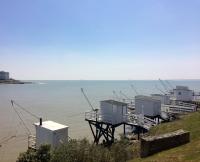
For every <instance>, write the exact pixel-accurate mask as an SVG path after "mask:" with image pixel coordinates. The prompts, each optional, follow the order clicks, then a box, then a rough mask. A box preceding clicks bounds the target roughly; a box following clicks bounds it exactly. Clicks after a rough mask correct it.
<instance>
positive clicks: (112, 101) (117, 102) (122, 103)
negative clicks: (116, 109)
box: [101, 100, 127, 106]
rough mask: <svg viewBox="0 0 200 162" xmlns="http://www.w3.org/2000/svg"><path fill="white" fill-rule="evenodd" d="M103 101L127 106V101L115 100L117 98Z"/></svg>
mask: <svg viewBox="0 0 200 162" xmlns="http://www.w3.org/2000/svg"><path fill="white" fill-rule="evenodd" d="M101 102H107V103H110V104H114V105H123V106H127V103H124V102H120V101H115V100H103V101H101Z"/></svg>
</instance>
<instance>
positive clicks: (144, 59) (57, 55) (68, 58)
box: [0, 0, 200, 80]
mask: <svg viewBox="0 0 200 162" xmlns="http://www.w3.org/2000/svg"><path fill="white" fill-rule="evenodd" d="M199 8H200V1H198V0H193V1H187V0H182V1H178V0H177V1H174V0H163V1H156V0H148V1H147V0H134V1H132V0H125V1H121V0H109V1H108V0H101V1H95V0H85V1H81V0H74V1H65V0H59V1H54V0H48V1H46V0H44V1H41V0H34V1H33V0H30V1H27V0H19V1H15V0H2V1H1V2H0V35H1V37H0V60H1V61H0V70H4V71H9V72H10V74H11V77H12V78H15V79H20V80H81V79H82V80H130V79H131V80H157V79H158V78H161V79H164V80H166V79H169V80H172V79H175V80H177V79H178V80H181V78H183V79H199V78H200V72H199V71H198V69H199V60H200V46H199V44H200V19H199V15H200V10H199Z"/></svg>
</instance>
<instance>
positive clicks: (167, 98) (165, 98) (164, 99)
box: [151, 94, 170, 105]
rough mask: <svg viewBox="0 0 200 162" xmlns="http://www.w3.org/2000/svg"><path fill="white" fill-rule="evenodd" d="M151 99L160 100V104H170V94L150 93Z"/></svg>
mask: <svg viewBox="0 0 200 162" xmlns="http://www.w3.org/2000/svg"><path fill="white" fill-rule="evenodd" d="M151 96H152V98H153V99H156V100H160V101H161V103H162V104H165V105H169V104H170V96H169V95H163V94H152V95H151Z"/></svg>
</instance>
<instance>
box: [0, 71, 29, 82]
mask: <svg viewBox="0 0 200 162" xmlns="http://www.w3.org/2000/svg"><path fill="white" fill-rule="evenodd" d="M27 83H31V82H24V81H20V80H15V79H12V78H10V73H9V72H6V71H0V84H27Z"/></svg>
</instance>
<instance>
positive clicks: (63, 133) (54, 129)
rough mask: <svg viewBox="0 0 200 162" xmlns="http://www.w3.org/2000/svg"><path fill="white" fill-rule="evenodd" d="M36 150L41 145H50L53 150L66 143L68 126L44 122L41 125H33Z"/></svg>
mask: <svg viewBox="0 0 200 162" xmlns="http://www.w3.org/2000/svg"><path fill="white" fill-rule="evenodd" d="M34 125H35V128H36V148H39V147H40V146H41V145H43V144H50V145H51V146H52V147H53V148H55V147H57V146H59V145H60V144H62V143H65V142H67V141H68V126H65V125H62V124H59V123H56V122H53V121H44V122H42V125H40V123H35V124H34Z"/></svg>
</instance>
